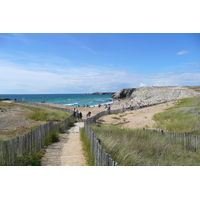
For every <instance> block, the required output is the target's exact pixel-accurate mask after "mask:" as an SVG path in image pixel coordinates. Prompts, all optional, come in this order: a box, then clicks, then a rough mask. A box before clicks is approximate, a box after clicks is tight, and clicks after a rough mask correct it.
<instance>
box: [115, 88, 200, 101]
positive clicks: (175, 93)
mask: <svg viewBox="0 0 200 200" xmlns="http://www.w3.org/2000/svg"><path fill="white" fill-rule="evenodd" d="M194 96H200V93H198V92H196V91H195V90H193V89H191V88H189V87H175V86H174V87H173V86H171V87H170V86H166V87H142V88H129V89H122V90H120V91H118V92H116V93H115V94H114V95H113V96H112V98H114V99H121V98H126V99H133V100H135V101H148V102H156V101H162V100H163V101H170V100H175V99H182V98H187V97H194Z"/></svg>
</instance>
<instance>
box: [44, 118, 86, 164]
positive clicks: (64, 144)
mask: <svg viewBox="0 0 200 200" xmlns="http://www.w3.org/2000/svg"><path fill="white" fill-rule="evenodd" d="M83 126H84V123H83V122H77V123H75V126H74V127H71V128H70V129H69V130H68V131H67V132H64V133H62V134H60V135H59V139H60V141H59V142H56V143H53V144H51V145H49V146H48V147H47V149H46V152H45V155H44V157H43V158H42V160H41V165H42V166H87V164H86V159H85V157H84V155H83V150H82V143H81V141H80V132H79V128H82V127H83Z"/></svg>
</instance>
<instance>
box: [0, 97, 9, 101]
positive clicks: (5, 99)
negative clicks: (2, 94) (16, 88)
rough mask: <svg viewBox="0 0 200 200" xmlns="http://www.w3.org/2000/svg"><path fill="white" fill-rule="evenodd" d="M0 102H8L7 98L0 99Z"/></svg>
mask: <svg viewBox="0 0 200 200" xmlns="http://www.w3.org/2000/svg"><path fill="white" fill-rule="evenodd" d="M0 101H10V99H9V98H1V99H0Z"/></svg>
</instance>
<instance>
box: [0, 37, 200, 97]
mask: <svg viewBox="0 0 200 200" xmlns="http://www.w3.org/2000/svg"><path fill="white" fill-rule="evenodd" d="M0 74H1V79H0V94H40V93H85V92H96V91H100V92H101V91H103V92H106V91H108V92H112V91H114V92H115V91H118V90H120V89H122V88H131V87H136V88H138V87H143V86H152V85H154V86H181V85H188V86H199V85H200V34H199V33H194V34H192V33H188V34H186V33H180V34H179V33H173V34H170V33H155V34H154V33H142V34H140V33H76V34H73V33H24V34H22V33H18V34H14V33H10V34H7V33H1V34H0Z"/></svg>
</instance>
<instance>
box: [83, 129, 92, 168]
mask: <svg viewBox="0 0 200 200" xmlns="http://www.w3.org/2000/svg"><path fill="white" fill-rule="evenodd" d="M81 142H82V144H83V151H84V155H85V157H86V161H87V164H88V165H89V166H94V156H93V154H92V153H91V150H90V141H89V140H88V139H87V137H86V133H85V129H84V128H82V129H81Z"/></svg>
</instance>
